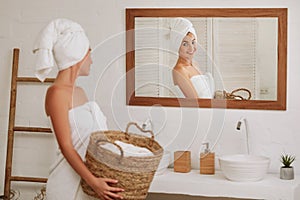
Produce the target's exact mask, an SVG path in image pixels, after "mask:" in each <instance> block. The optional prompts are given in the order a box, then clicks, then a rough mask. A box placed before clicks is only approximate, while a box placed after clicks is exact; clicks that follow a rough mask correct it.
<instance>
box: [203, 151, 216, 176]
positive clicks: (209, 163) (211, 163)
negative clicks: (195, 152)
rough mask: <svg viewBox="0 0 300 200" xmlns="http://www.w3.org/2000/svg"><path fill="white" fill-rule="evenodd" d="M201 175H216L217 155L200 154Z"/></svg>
mask: <svg viewBox="0 0 300 200" xmlns="http://www.w3.org/2000/svg"><path fill="white" fill-rule="evenodd" d="M200 174H215V153H201V154H200Z"/></svg>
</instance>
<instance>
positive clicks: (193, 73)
mask: <svg viewBox="0 0 300 200" xmlns="http://www.w3.org/2000/svg"><path fill="white" fill-rule="evenodd" d="M170 40H171V47H172V48H173V51H175V52H176V53H178V55H179V57H178V60H177V62H176V64H175V67H174V68H173V71H172V75H173V82H174V85H177V86H179V88H180V90H181V91H182V93H183V94H184V96H185V97H187V98H213V85H214V84H213V80H212V76H211V75H210V74H203V73H202V72H201V71H200V70H199V68H198V66H197V64H196V63H195V62H194V60H193V58H194V55H195V53H196V51H197V35H196V31H195V29H194V27H193V24H192V23H191V22H190V21H189V20H187V19H185V18H175V19H174V20H173V21H172V22H171V38H170Z"/></svg>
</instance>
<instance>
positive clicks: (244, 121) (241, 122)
mask: <svg viewBox="0 0 300 200" xmlns="http://www.w3.org/2000/svg"><path fill="white" fill-rule="evenodd" d="M242 124H244V126H245V132H246V142H247V153H248V155H249V154H250V151H249V135H248V132H249V130H248V121H247V119H246V118H245V117H241V119H240V120H239V121H238V123H237V125H236V130H238V131H240V130H241V126H242Z"/></svg>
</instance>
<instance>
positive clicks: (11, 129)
mask: <svg viewBox="0 0 300 200" xmlns="http://www.w3.org/2000/svg"><path fill="white" fill-rule="evenodd" d="M19 53H20V49H18V48H15V49H13V62H12V76H11V88H10V107H9V121H8V136H7V153H6V166H5V185H4V196H3V197H4V200H9V198H10V192H11V182H12V181H20V182H39V183H45V182H46V181H47V178H39V177H25V176H24V177H23V176H13V175H12V159H13V151H14V133H15V132H32V133H52V131H51V129H50V128H42V127H23V126H16V125H15V118H16V101H17V84H18V83H37V84H38V83H40V81H39V80H38V79H37V78H33V77H18V67H19ZM53 81H54V79H53V78H48V79H46V80H45V81H44V82H46V83H52V82H53Z"/></svg>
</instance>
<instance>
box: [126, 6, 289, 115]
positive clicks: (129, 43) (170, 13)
mask: <svg viewBox="0 0 300 200" xmlns="http://www.w3.org/2000/svg"><path fill="white" fill-rule="evenodd" d="M135 17H277V18H278V56H277V57H278V61H277V65H278V66H277V67H278V69H277V100H274V101H270V100H219V99H188V98H169V97H142V96H135V69H134V68H135V34H134V28H135ZM286 79H287V8H127V9H126V104H127V105H138V106H154V105H160V106H172V107H200V108H232V109H260V110H286V82H287V80H286Z"/></svg>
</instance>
